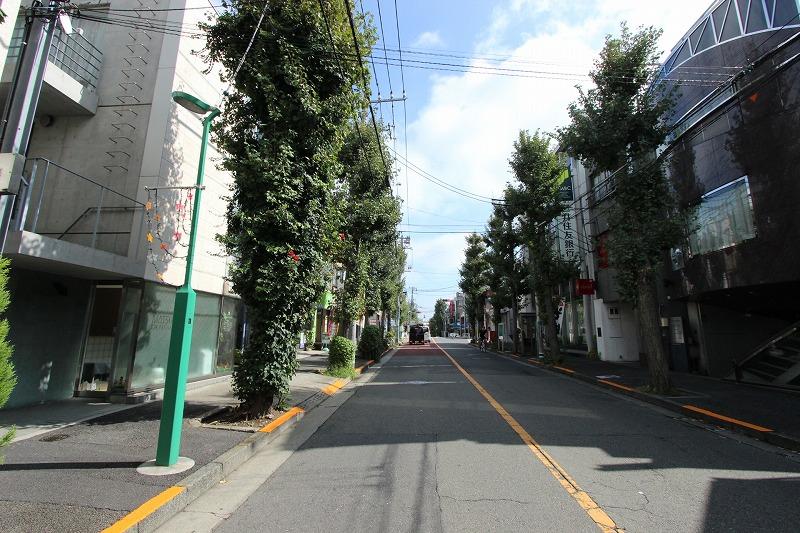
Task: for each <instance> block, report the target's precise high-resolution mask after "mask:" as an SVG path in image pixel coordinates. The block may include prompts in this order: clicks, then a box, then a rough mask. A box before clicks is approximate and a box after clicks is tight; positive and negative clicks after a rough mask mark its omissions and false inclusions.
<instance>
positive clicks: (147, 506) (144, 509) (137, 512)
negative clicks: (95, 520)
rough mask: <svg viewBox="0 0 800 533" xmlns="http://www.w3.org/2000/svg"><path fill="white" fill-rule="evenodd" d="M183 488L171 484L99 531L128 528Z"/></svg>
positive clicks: (113, 532) (114, 532)
mask: <svg viewBox="0 0 800 533" xmlns="http://www.w3.org/2000/svg"><path fill="white" fill-rule="evenodd" d="M185 490H186V487H178V486H173V487H170V488H168V489H166V490H164V491H163V492H160V493H158V494H156V495H155V496H153V497H152V498H150V499H149V500H147V501H146V502H144V503H143V504H142V505H140V506H139V507H137V508H136V509H134V510H133V511H131V512H130V513H128V514H126V515H125V516H123V517H122V518H120V519H119V520H118V521H117V522H114V523H113V524H111V525H110V526H108V527H107V528H105V529H104V530H103V531H101V533H122V532H123V531H127V530H129V529H130V528H132V527H133V526H135V525H136V524H138V523H139V522H141V521H142V520H144V519H145V518H147V517H148V516H150V515H151V514H153V512H155V510H156V509H158V508H159V507H161V506H162V505H164V504H166V503H167V502H169V501H170V500H172V499H173V498H175V496H177V495H178V494H180V493H182V492H183V491H185Z"/></svg>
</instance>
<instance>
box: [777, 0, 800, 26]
mask: <svg viewBox="0 0 800 533" xmlns="http://www.w3.org/2000/svg"><path fill="white" fill-rule="evenodd" d="M770 18H771V19H772V27H773V28H780V27H781V26H783V25H786V24H798V23H800V16H799V15H798V12H797V4H796V3H795V0H776V2H775V7H774V8H773V9H772V10H771V12H770Z"/></svg>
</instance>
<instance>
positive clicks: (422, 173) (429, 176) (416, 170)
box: [390, 148, 503, 204]
mask: <svg viewBox="0 0 800 533" xmlns="http://www.w3.org/2000/svg"><path fill="white" fill-rule="evenodd" d="M390 150H392V149H391V148H390ZM392 153H393V154H394V156H395V157H396V158H398V159H399V160H400V163H401V164H403V165H406V167H407V168H409V169H410V170H411V171H412V172H414V173H415V174H417V175H419V176H420V177H422V178H424V179H426V180H428V181H430V182H432V183H434V184H436V185H438V186H439V187H442V188H444V189H447V190H448V191H450V192H453V193H455V194H458V195H460V196H463V197H465V198H469V199H470V200H475V201H478V202H483V203H488V204H494V203H498V202H503V200H501V199H498V198H491V197H489V196H483V195H480V194H477V193H473V192H470V191H467V190H465V189H461V188H460V187H456V186H455V185H452V184H450V183H448V182H446V181H444V180H442V179H439V178H437V177H436V176H434V175H433V174H431V173H430V172H427V171H425V170H422V169H421V168H419V167H418V166H416V165H415V164H414V163H412V162H410V161H409V160H408V159H406V158H405V157H403V156H401V155H400V154H399V153H397V152H396V151H395V150H392Z"/></svg>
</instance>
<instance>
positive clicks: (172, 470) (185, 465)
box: [136, 457, 194, 476]
mask: <svg viewBox="0 0 800 533" xmlns="http://www.w3.org/2000/svg"><path fill="white" fill-rule="evenodd" d="M193 466H194V459H189V458H188V457H178V462H176V463H175V464H174V465H170V466H158V465H156V460H155V459H151V460H149V461H147V462H145V463H142V464H140V465H139V466H138V467H137V468H136V471H137V472H139V473H140V474H144V475H145V476H169V475H171V474H180V473H181V472H185V471H187V470H189V469H190V468H192V467H193Z"/></svg>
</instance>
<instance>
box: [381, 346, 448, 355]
mask: <svg viewBox="0 0 800 533" xmlns="http://www.w3.org/2000/svg"><path fill="white" fill-rule="evenodd" d="M403 355H414V356H437V357H444V355H443V354H442V352H441V350H439V349H438V348H436V346H432V345H430V344H425V345H422V344H404V345H403V346H400V347H399V348H398V349H397V351H396V352H395V354H394V356H393V357H397V356H403Z"/></svg>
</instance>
